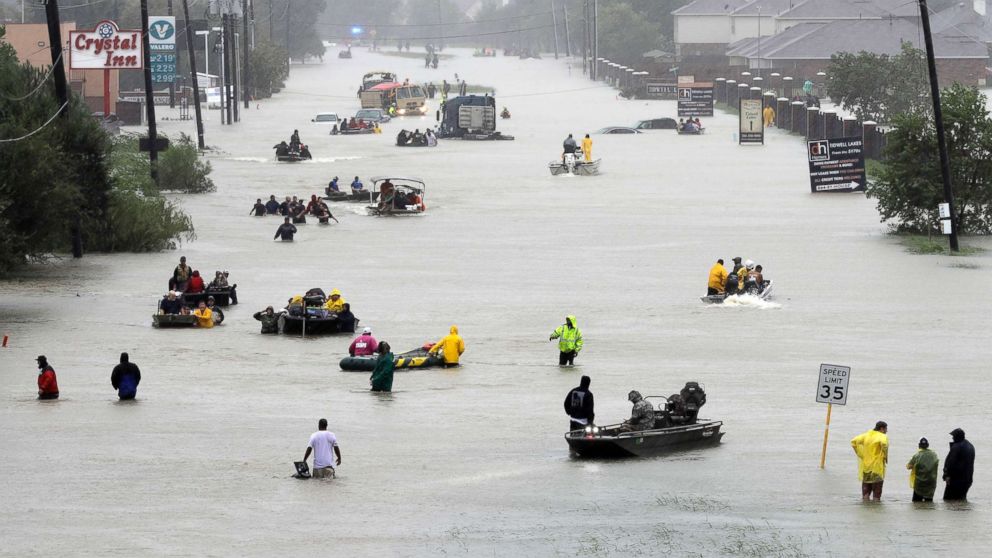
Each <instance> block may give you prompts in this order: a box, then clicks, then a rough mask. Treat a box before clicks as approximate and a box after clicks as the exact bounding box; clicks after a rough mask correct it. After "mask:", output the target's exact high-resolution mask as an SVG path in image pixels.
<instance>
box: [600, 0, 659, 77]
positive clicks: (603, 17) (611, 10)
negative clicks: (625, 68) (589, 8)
mask: <svg viewBox="0 0 992 558" xmlns="http://www.w3.org/2000/svg"><path fill="white" fill-rule="evenodd" d="M662 46H664V45H663V41H662V35H661V25H660V24H659V23H657V22H654V21H650V20H648V19H647V18H645V17H643V15H642V14H640V13H638V12H637V11H635V10H634V8H633V7H631V5H630V4H629V3H628V2H622V1H619V0H613V1H604V2H600V4H599V55H600V56H601V57H603V58H607V59H609V60H614V61H619V62H620V63H623V64H629V65H634V66H636V65H637V64H640V63H642V62H643V61H644V58H643V54H644V53H645V52H647V51H649V50H652V49H656V48H662Z"/></svg>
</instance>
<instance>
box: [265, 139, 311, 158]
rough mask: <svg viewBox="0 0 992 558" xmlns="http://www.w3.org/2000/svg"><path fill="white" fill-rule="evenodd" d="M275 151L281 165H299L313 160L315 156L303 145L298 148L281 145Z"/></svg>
mask: <svg viewBox="0 0 992 558" xmlns="http://www.w3.org/2000/svg"><path fill="white" fill-rule="evenodd" d="M274 149H275V150H276V160H277V161H279V162H280V163H297V162H299V161H309V160H310V159H313V156H312V155H310V149H309V148H308V147H307V146H305V145H303V144H302V143H301V144H299V146H297V147H294V146H291V145H283V144H279V145H276V146H275V147H274Z"/></svg>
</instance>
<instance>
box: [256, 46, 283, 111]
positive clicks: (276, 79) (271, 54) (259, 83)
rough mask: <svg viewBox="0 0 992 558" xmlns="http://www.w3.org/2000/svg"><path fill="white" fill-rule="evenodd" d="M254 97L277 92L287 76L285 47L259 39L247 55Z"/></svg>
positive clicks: (269, 95)
mask: <svg viewBox="0 0 992 558" xmlns="http://www.w3.org/2000/svg"><path fill="white" fill-rule="evenodd" d="M248 63H249V64H250V65H251V80H252V82H253V83H254V84H255V87H254V90H255V97H256V98H259V99H264V98H266V97H271V96H272V95H273V94H275V93H278V92H279V90H280V89H282V88H283V87H284V86H285V85H286V78H288V77H289V64H288V63H287V57H286V49H284V48H282V47H281V46H277V45H275V44H272V43H270V42H268V41H259V42H258V43H256V44H255V50H253V51H251V53H249V55H248Z"/></svg>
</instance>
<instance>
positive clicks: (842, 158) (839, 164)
mask: <svg viewBox="0 0 992 558" xmlns="http://www.w3.org/2000/svg"><path fill="white" fill-rule="evenodd" d="M806 155H807V158H808V159H809V187H810V190H811V191H812V192H813V193H814V194H815V193H817V192H864V191H865V187H866V186H867V184H868V181H867V179H866V178H865V152H864V139H863V138H862V137H861V136H852V137H848V138H833V139H822V140H811V141H807V142H806Z"/></svg>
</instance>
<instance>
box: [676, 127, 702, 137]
mask: <svg viewBox="0 0 992 558" xmlns="http://www.w3.org/2000/svg"><path fill="white" fill-rule="evenodd" d="M675 131H676V132H677V133H678V135H680V136H699V135H702V134H704V133H706V128H703V127H699V128H695V129H692V130H684V129H682V128H681V127H679V128H675Z"/></svg>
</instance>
